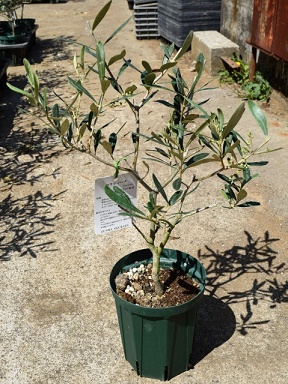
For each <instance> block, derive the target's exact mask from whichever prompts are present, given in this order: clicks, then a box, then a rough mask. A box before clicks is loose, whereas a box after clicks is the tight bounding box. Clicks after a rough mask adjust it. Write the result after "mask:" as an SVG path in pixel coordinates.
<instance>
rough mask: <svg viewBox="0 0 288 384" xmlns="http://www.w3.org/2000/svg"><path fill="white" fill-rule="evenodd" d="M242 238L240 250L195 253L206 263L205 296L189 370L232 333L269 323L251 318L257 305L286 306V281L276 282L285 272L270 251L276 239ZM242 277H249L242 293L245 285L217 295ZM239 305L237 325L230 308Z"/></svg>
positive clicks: (283, 265) (243, 333) (200, 309)
mask: <svg viewBox="0 0 288 384" xmlns="http://www.w3.org/2000/svg"><path fill="white" fill-rule="evenodd" d="M245 234H246V238H247V244H246V245H244V246H238V245H235V246H234V247H232V248H231V249H227V250H224V251H222V252H220V251H219V250H213V249H212V248H209V247H207V246H206V252H205V253H204V254H202V253H201V252H199V253H198V258H199V260H201V259H202V261H203V260H204V259H205V260H206V261H207V260H208V266H206V271H207V279H206V292H208V295H205V296H204V297H203V300H202V302H201V303H200V305H199V309H198V318H197V324H196V332H195V340H194V346H193V353H192V358H191V367H194V366H195V365H196V364H197V363H199V362H200V361H201V360H202V359H203V358H204V357H205V356H207V355H208V354H209V353H210V352H212V351H213V349H215V348H217V347H219V346H220V345H222V344H224V343H225V342H226V341H227V340H229V339H230V337H231V336H232V335H233V334H234V332H235V330H237V331H238V332H239V333H240V334H241V335H243V336H245V335H247V334H248V332H249V331H251V330H253V329H256V328H258V327H259V326H261V325H264V324H267V323H269V322H270V319H269V318H267V319H264V320H258V319H255V318H254V317H255V316H254V313H253V307H255V306H256V305H258V304H259V303H260V302H261V301H266V302H268V303H269V304H270V305H269V308H271V309H273V308H275V307H276V306H277V304H281V303H287V302H288V294H287V293H288V281H287V280H286V281H284V282H280V281H279V280H280V279H279V277H278V274H282V276H283V273H284V272H285V271H287V269H288V268H287V266H286V264H285V263H281V264H278V263H277V257H276V255H277V252H276V251H274V250H273V244H274V243H275V242H276V241H278V240H279V239H277V238H271V237H270V234H269V232H265V234H264V236H263V238H257V239H253V237H252V235H251V234H250V233H249V232H247V231H246V232H245ZM243 274H245V275H247V276H249V274H253V277H254V279H253V278H252V280H250V281H251V283H252V286H251V287H249V288H248V289H246V287H247V285H246V286H245V287H244V290H243V291H240V290H239V291H231V292H229V291H228V293H227V294H225V295H221V293H220V292H221V288H222V287H223V286H225V288H226V291H227V290H228V289H229V283H230V282H232V281H234V280H236V279H239V278H240V277H241V276H242V275H243ZM256 276H257V277H256ZM222 292H223V291H222ZM241 302H243V303H245V312H244V313H241V314H240V319H239V320H240V321H237V320H236V317H235V315H234V313H233V311H232V309H231V308H230V305H231V304H236V303H237V304H238V303H241ZM267 316H269V312H268V314H267ZM197 325H198V326H197Z"/></svg>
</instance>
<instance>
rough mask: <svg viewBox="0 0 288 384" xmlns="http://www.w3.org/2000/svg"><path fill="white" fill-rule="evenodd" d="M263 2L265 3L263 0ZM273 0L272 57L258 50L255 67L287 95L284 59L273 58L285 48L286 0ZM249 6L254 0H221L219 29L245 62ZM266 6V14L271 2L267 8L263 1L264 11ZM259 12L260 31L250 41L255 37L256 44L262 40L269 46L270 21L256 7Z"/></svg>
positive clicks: (287, 33) (287, 41) (248, 53)
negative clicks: (276, 5)
mask: <svg viewBox="0 0 288 384" xmlns="http://www.w3.org/2000/svg"><path fill="white" fill-rule="evenodd" d="M256 1H259V0H255V2H256ZM264 1H265V2H266V0H264ZM270 1H272V0H267V2H270ZM273 1H274V0H273ZM277 2H278V8H277V12H278V18H277V20H276V27H277V31H279V32H277V33H276V36H275V34H273V38H274V46H273V52H274V57H273V56H269V55H267V54H264V53H263V52H264V49H262V51H260V54H259V59H258V62H257V67H256V69H257V70H259V71H261V72H262V73H263V75H264V76H265V78H266V79H267V80H268V81H269V82H270V84H271V86H272V87H273V88H274V89H276V90H278V91H280V92H281V93H282V94H283V95H285V96H288V62H287V61H283V60H278V59H276V58H275V57H276V56H277V57H280V54H281V52H283V51H285V52H287V49H288V47H287V44H288V24H287V23H288V15H287V7H288V0H278V1H277ZM253 7H254V0H222V11H221V28H220V32H221V33H222V34H223V35H224V36H226V37H228V38H229V39H230V40H232V41H234V42H235V43H237V44H238V45H239V47H240V52H241V54H242V56H243V58H244V59H245V60H246V61H249V60H250V57H251V46H250V45H249V44H247V42H246V40H247V39H248V38H249V37H250V36H251V31H252V16H253ZM266 8H267V9H268V14H269V13H271V4H270V7H269V3H267V5H265V7H264V10H265V9H266ZM272 8H273V7H272ZM274 8H275V6H274ZM274 11H275V9H274ZM259 15H260V17H262V18H265V17H266V19H264V22H263V19H261V21H262V30H261V32H259V34H257V35H256V36H255V39H254V40H255V41H256V39H258V42H259V43H260V42H262V43H263V44H264V43H265V46H266V48H269V47H272V45H271V44H272V40H271V37H272V34H271V32H270V34H269V38H268V37H267V32H269V25H270V28H271V25H272V24H271V23H272V22H271V21H270V20H269V17H268V16H267V14H266V12H265V11H261V12H260V10H259ZM267 17H268V19H267ZM269 23H270V24H269ZM266 24H267V25H266ZM266 29H267V30H266ZM269 39H270V40H269ZM269 44H270V45H269ZM269 49H270V48H269ZM267 52H268V50H266V53H267ZM270 52H271V51H270ZM282 56H284V59H285V58H286V54H285V55H282ZM286 60H287V58H286Z"/></svg>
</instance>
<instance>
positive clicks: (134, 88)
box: [125, 84, 137, 95]
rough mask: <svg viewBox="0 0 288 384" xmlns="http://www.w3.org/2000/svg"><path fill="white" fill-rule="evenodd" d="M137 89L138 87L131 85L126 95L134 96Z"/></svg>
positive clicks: (126, 90)
mask: <svg viewBox="0 0 288 384" xmlns="http://www.w3.org/2000/svg"><path fill="white" fill-rule="evenodd" d="M136 89H137V87H136V85H134V84H133V85H131V86H130V87H128V88H126V89H125V94H126V95H132V94H133V93H134V92H135V91H136Z"/></svg>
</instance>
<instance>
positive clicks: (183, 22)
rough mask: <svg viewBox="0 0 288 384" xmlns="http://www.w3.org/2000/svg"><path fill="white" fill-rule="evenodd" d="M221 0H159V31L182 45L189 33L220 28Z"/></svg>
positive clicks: (168, 38) (178, 45) (178, 44)
mask: <svg viewBox="0 0 288 384" xmlns="http://www.w3.org/2000/svg"><path fill="white" fill-rule="evenodd" d="M220 18H221V0H205V1H203V0H158V26H159V33H160V35H161V36H162V37H164V39H166V40H168V41H170V42H173V43H174V44H175V45H176V46H177V47H181V45H182V44H183V42H184V40H185V38H186V36H187V35H188V33H189V32H190V31H191V30H193V31H211V30H216V31H219V30H220Z"/></svg>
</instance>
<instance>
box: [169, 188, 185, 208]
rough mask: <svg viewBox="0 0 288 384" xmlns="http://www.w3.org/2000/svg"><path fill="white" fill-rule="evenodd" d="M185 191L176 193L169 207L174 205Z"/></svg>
mask: <svg viewBox="0 0 288 384" xmlns="http://www.w3.org/2000/svg"><path fill="white" fill-rule="evenodd" d="M182 193H183V191H176V192H175V193H174V194H173V195H172V196H171V198H170V200H169V205H174V204H176V203H177V201H178V200H179V199H180V197H181V196H182Z"/></svg>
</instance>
